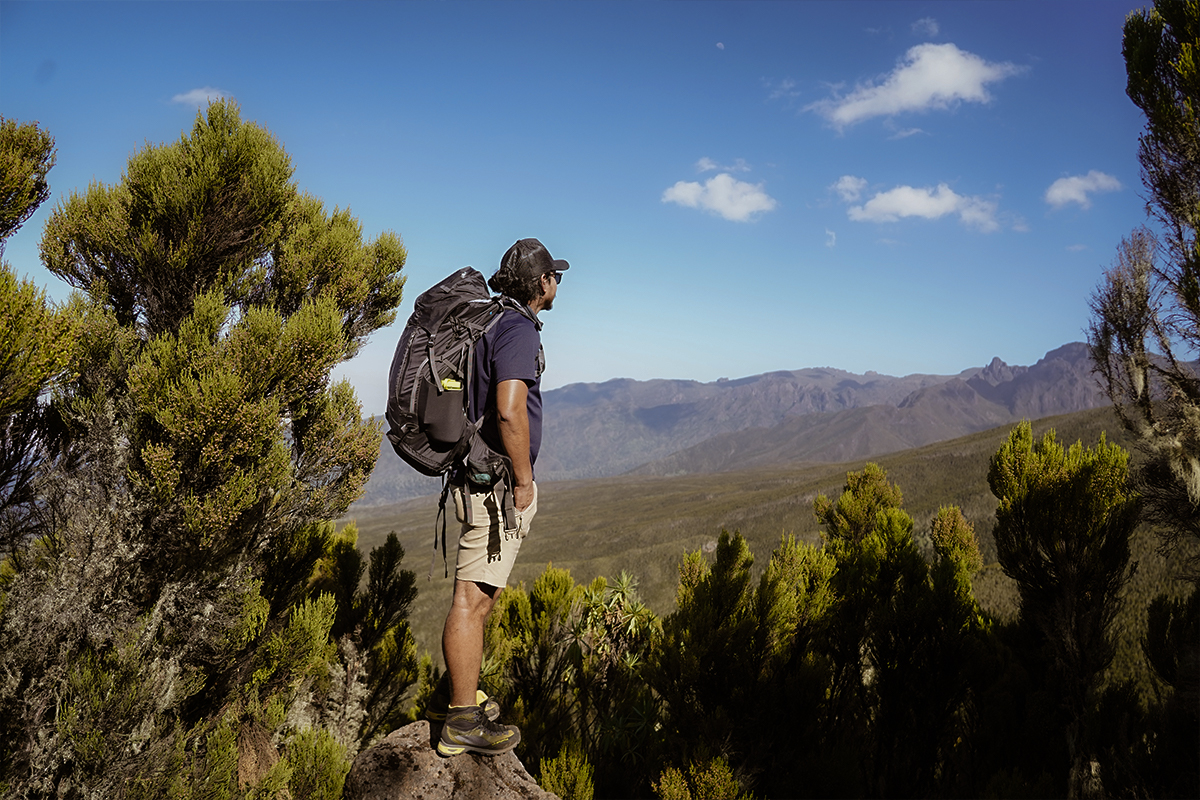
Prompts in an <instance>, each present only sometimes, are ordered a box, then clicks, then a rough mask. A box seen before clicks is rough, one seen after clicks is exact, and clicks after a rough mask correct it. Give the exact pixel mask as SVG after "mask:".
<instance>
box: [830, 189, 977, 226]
mask: <svg viewBox="0 0 1200 800" xmlns="http://www.w3.org/2000/svg"><path fill="white" fill-rule="evenodd" d="M996 212H997V207H996V204H995V203H994V202H992V201H991V200H986V199H984V198H982V197H978V196H976V197H967V196H965V195H960V194H958V193H957V192H955V191H954V190H953V189H951V188H950V187H949V186H947V185H946V184H944V183H939V184H938V186H937V188H936V189H929V188H917V187H914V186H897V187H896V188H894V189H889V190H888V191H886V192H879V193H878V194H876V195H875V196H874V197H872V198H871V199H870V200H868V201H867V202H866V203H864V204H862V205H861V206H851V207H850V208H849V209H847V211H846V213H847V215H848V216H849V217H850V219H852V220H854V221H855V222H897V221H899V220H900V219H903V218H905V217H921V218H923V219H941V218H942V217H944V216H947V215H957V216H958V218H959V220H960V221H961V222H962V223H963V224H964V225H966V226H968V227H971V228H976V229H977V230H980V231H983V232H984V233H991V232H992V231H995V230H998V229H999V227H1000V224H999V223H998V222H997V221H996Z"/></svg>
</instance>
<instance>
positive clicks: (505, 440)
mask: <svg viewBox="0 0 1200 800" xmlns="http://www.w3.org/2000/svg"><path fill="white" fill-rule="evenodd" d="M528 396H529V387H528V386H526V385H525V381H522V380H509V381H501V382H500V384H499V385H498V386H497V387H496V422H497V423H498V427H499V428H500V442H501V443H502V444H503V445H504V452H505V454H506V455H507V456H508V457H509V458H510V459H511V460H512V465H513V484H514V489H513V501H514V503H515V504H516V506H517V510H519V511H523V510H525V509H526V508H528V507H529V504H530V503H532V502H533V465H532V464H530V463H529V407H528V406H527V405H526V400H527V398H528Z"/></svg>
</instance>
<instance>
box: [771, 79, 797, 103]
mask: <svg viewBox="0 0 1200 800" xmlns="http://www.w3.org/2000/svg"><path fill="white" fill-rule="evenodd" d="M763 83H765V84H766V87H767V90H768V91H767V99H768V100H780V99H783V100H794V99H795V98H797V97H799V96H800V90H799V89H797V88H796V82H795V81H794V80H792V79H791V78H784V79H783V80H781V81H779V82H778V83H773V82H771V81H763Z"/></svg>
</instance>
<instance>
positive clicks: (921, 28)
mask: <svg viewBox="0 0 1200 800" xmlns="http://www.w3.org/2000/svg"><path fill="white" fill-rule="evenodd" d="M939 30H940V28H938V22H937V20H936V19H934V18H933V17H922V18H921V19H919V20H917V21H916V22H914V23H913V24H912V31H913V33H915V34H917V35H918V36H937V35H938V31H939Z"/></svg>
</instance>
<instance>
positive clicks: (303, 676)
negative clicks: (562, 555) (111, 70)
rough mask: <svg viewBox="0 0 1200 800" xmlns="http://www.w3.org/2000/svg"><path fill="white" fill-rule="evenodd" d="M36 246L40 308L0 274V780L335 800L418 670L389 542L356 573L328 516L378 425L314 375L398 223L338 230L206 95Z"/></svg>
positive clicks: (391, 252)
mask: <svg viewBox="0 0 1200 800" xmlns="http://www.w3.org/2000/svg"><path fill="white" fill-rule="evenodd" d="M31 131H33V133H31ZM35 134H37V132H36V129H32V128H31V127H30V126H17V125H15V124H13V123H10V122H9V121H4V122H3V124H2V125H0V159H3V163H4V164H6V165H12V164H16V165H17V166H16V167H13V169H14V170H16V171H14V172H9V168H8V166H6V167H5V172H4V181H5V184H6V186H7V184H8V182H9V180H10V178H14V179H15V178H20V180H23V181H25V184H28V185H30V186H32V189H31V190H30V191H25V189H23V188H20V187H18V189H19V190H16V191H13V192H12V193H9V192H8V189H7V188H6V189H5V192H6V193H5V194H4V195H2V196H0V200H3V202H4V204H5V205H4V208H3V209H0V211H2V212H3V213H0V219H3V220H5V221H6V222H4V225H5V226H6V227H4V229H3V230H4V235H5V236H6V235H7V234H8V233H9V232H10V231H11V227H10V226H9V222H7V221H9V220H15V221H16V222H15V224H19V222H20V221H21V220H23V219H25V218H27V217H28V213H29V211H30V209H31V206H30V205H29V204H30V203H33V204H36V203H37V202H40V201H41V199H44V197H45V195H46V193H45V191H42V190H40V189H39V188H38V186H39V185H40V184H39V181H42V182H44V178H45V172H46V170H47V169H48V168H49V165H50V164H51V163H52V161H53V156H52V152H51V149H50V147H51V143H50V140H49V138H48V137H47V136H45V135H35ZM14 141H16V142H17V147H16V150H21V148H24V150H23V151H22V152H24V154H25V155H24V156H23V158H24V160H21V159H17V160H14V159H13V157H12V154H13V152H14V147H13V142H14ZM30 143H32V144H33V145H36V146H33V147H28V146H26V145H29V144H30ZM17 167H19V169H18V168H17ZM21 176H24V177H21ZM18 183H20V181H18ZM25 184H22V185H25ZM26 188H28V186H26ZM14 198H15V199H14ZM42 257H43V260H44V262H45V264H46V266H47V267H48V268H49V269H50V270H51V271H52V272H54V273H55V274H57V275H58V276H59V277H61V278H62V279H63V280H65V281H66V282H67V283H69V284H70V285H71V286H73V287H75V288H76V289H77V290H78V291H77V292H76V293H75V294H73V296H72V297H71V299H70V301H69V302H68V303H67V304H66V306H64V307H63V308H61V309H57V308H53V307H52V306H50V305H49V304H48V303H46V301H45V300H44V297H43V295H42V294H41V293H40V292H35V291H33V290H32V289H30V287H28V286H27V285H26V284H24V283H18V282H15V281H13V280H12V279H11V272H10V270H9V269H8V268H7V267H5V268H4V270H3V272H2V273H0V314H20V315H21V316H22V318H23V319H29V320H33V321H34V322H36V324H35V325H33V326H31V327H24V326H9V325H6V326H4V331H5V333H4V334H3V336H4V338H3V339H2V340H0V367H3V372H2V373H0V425H2V432H3V436H2V437H0V470H2V471H3V475H2V476H0V477H2V478H3V481H2V482H0V487H2V490H0V491H3V494H2V495H0V533H2V536H0V546H2V548H3V551H2V552H0V559H2V561H3V564H2V566H0V673H3V674H4V675H6V676H7V678H6V680H5V681H4V682H3V683H2V684H0V782H2V783H3V784H4V786H5V787H6V792H7V793H9V794H12V795H14V796H20V797H25V796H30V797H32V796H70V795H79V796H103V797H122V796H129V797H161V796H164V795H170V796H175V797H192V796H195V797H201V796H202V797H260V796H261V797H274V796H276V795H277V794H278V793H280V792H286V791H290V792H291V793H292V796H315V795H313V794H312V792H318V793H319V792H325V794H326V795H327V796H334V794H335V792H334V787H336V786H337V785H339V782H340V781H341V779H342V778H343V777H344V767H345V765H346V764H348V758H349V756H350V754H352V753H354V752H356V751H357V749H358V748H359V747H360V746H361V744H362V743H363V742H364V740H366V739H368V738H370V737H372V736H375V735H377V734H378V732H379V731H380V730H381V729H382V728H383V727H385V726H387V725H390V724H394V723H395V722H396V721H397V720H399V719H401V718H403V716H404V715H403V711H402V710H401V709H400V702H399V698H401V697H402V696H403V695H404V692H405V691H406V690H407V688H408V687H409V685H411V684H412V683H413V682H414V681H415V680H416V655H415V646H414V645H413V643H412V639H411V635H410V634H409V631H408V625H407V620H406V616H407V612H408V606H409V604H411V601H412V597H413V595H414V594H415V589H414V588H413V577H412V573H411V572H408V571H406V570H403V569H402V568H401V563H402V559H403V556H404V552H403V549H402V548H401V547H400V546H399V544H398V543H397V542H396V541H395V540H394V539H393V540H389V541H388V542H386V543H385V544H384V545H382V546H380V547H378V548H375V550H373V551H372V553H371V555H370V562H369V570H370V579H369V581H368V582H367V585H366V586H364V587H360V586H359V577H360V575H361V572H362V569H363V563H364V562H363V558H362V556H361V555H359V554H358V552H357V550H356V549H355V548H354V539H353V532H352V531H351V532H343V534H341V535H337V534H335V533H334V525H333V522H334V520H336V519H338V518H339V517H341V516H342V515H343V514H344V513H345V511H346V509H347V507H348V506H349V504H350V503H351V502H352V501H353V500H354V499H356V498H357V497H358V496H359V495H360V494H361V492H362V487H363V485H364V483H365V482H366V480H367V477H368V476H369V474H370V471H371V468H372V467H373V465H374V462H375V458H376V455H377V453H378V445H379V439H380V431H379V428H378V426H377V425H376V424H374V423H371V422H368V421H364V420H363V419H362V415H361V412H360V408H359V404H358V401H357V399H356V398H355V397H354V393H353V390H352V389H351V388H350V386H349V385H348V384H347V383H345V382H341V383H334V382H332V381H331V380H330V373H331V371H332V370H333V368H334V367H335V366H337V365H338V364H339V363H341V362H342V361H344V360H345V359H347V358H349V357H351V356H353V355H354V353H356V352H357V350H358V348H359V347H360V346H361V344H362V342H363V341H364V340H365V339H366V337H367V336H368V335H369V334H370V333H371V332H372V331H374V330H377V329H378V328H380V327H383V326H385V325H387V324H389V323H390V322H391V321H392V320H393V319H394V317H395V308H396V306H397V305H398V304H399V302H400V296H401V289H402V286H403V279H402V278H401V277H400V274H399V273H400V269H401V268H402V266H403V264H404V259H405V252H404V248H403V246H402V245H401V243H400V240H399V239H398V238H397V237H396V236H394V235H393V234H390V233H385V234H383V235H382V236H380V237H378V238H377V239H375V240H374V241H371V242H364V241H363V240H362V236H361V230H360V229H359V227H358V224H357V223H356V222H355V221H354V220H353V218H352V217H350V216H349V214H347V213H346V212H342V211H335V212H333V213H332V214H330V213H328V212H327V211H325V209H324V206H323V204H322V203H321V202H320V201H319V200H317V199H316V198H313V197H310V196H306V195H304V194H302V193H301V192H300V191H299V190H298V189H297V187H296V186H295V184H294V183H293V181H292V166H291V163H290V159H289V157H288V156H287V154H286V153H285V152H284V150H283V148H282V147H281V146H280V145H279V143H278V142H277V141H275V140H274V138H272V136H271V135H270V134H269V133H268V132H267V131H266V130H264V129H262V128H261V127H259V126H257V125H254V124H252V123H247V122H243V121H242V120H241V118H240V116H239V113H238V109H237V107H236V106H234V105H232V104H229V103H224V102H219V103H215V104H213V105H211V106H210V107H209V108H208V109H207V110H206V111H205V112H204V113H201V114H199V115H198V116H197V118H196V122H195V125H194V126H193V128H192V130H191V132H190V133H189V134H185V135H184V136H182V137H181V138H180V139H179V140H178V141H176V142H173V143H168V144H163V145H146V146H145V147H144V148H143V149H141V150H139V151H138V152H136V153H135V154H134V155H133V156H132V157H131V158H130V160H129V164H128V166H127V169H126V171H125V173H124V174H123V175H122V177H121V179H120V181H118V182H117V183H115V184H113V185H102V184H93V185H92V186H90V187H88V188H87V190H86V191H83V192H74V193H70V194H69V195H67V196H66V197H65V198H64V199H63V200H62V201H61V202H60V203H59V204H58V206H57V207H56V208H55V210H54V212H53V213H52V214H51V216H50V219H49V221H48V222H47V224H46V228H45V231H44V235H43V238H42ZM18 329H21V330H26V331H27V333H24V334H22V337H18V338H13V336H12V332H13V331H14V330H18ZM67 331H70V332H71V335H66V333H65V332H67ZM46 389H51V391H49V392H46V391H45V390H46ZM306 731H308V732H310V733H307V734H306V733H305V732H306ZM313 731H315V733H313ZM297 737H300V738H297ZM278 741H283V742H289V741H294V742H295V745H294V747H293V751H292V752H293V755H294V756H295V758H292V759H289V758H288V757H287V756H286V752H285V753H284V754H281V753H280V749H279V747H278V746H277V745H276V744H274V742H278ZM334 744H336V747H335V746H334ZM331 748H332V749H331ZM337 748H341V749H340V750H338V749H337ZM284 750H285V751H286V750H287V746H286V745H285V747H284ZM335 751H336V752H337V753H340V755H338V756H337V758H333V759H332V760H331V759H330V758H327V757H326V756H327V755H328V754H330V753H334V752H335ZM305 753H308V754H309V755H304V754H305ZM314 754H315V755H314ZM318 756H319V759H317V757H318ZM314 759H317V760H319V761H320V762H321V763H320V764H317V763H316V761H314ZM339 773H340V774H339ZM322 787H323V788H322Z"/></svg>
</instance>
